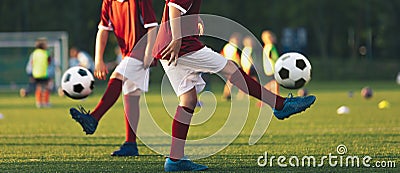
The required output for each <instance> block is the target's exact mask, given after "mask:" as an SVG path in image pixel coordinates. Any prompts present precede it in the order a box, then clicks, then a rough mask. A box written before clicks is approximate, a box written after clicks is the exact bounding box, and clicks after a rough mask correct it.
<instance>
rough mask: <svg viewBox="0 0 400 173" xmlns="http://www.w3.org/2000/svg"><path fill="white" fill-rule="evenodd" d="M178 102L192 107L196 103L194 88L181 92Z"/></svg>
mask: <svg viewBox="0 0 400 173" xmlns="http://www.w3.org/2000/svg"><path fill="white" fill-rule="evenodd" d="M179 100H180V103H179V105H181V106H184V107H187V108H190V109H194V108H195V107H196V104H197V93H196V90H195V89H192V90H190V91H189V92H187V93H185V94H182V95H181V96H180V97H179Z"/></svg>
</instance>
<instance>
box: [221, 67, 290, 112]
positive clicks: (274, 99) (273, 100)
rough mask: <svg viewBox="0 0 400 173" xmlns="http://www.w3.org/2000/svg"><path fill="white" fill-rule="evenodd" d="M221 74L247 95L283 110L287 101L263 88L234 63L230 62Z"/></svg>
mask: <svg viewBox="0 0 400 173" xmlns="http://www.w3.org/2000/svg"><path fill="white" fill-rule="evenodd" d="M219 73H220V74H222V75H223V76H224V77H226V78H227V79H228V80H229V81H230V82H231V83H232V84H233V85H235V86H236V87H238V88H239V89H240V90H241V91H243V92H245V93H246V94H249V95H251V96H253V97H255V98H257V99H259V100H261V101H263V102H264V103H266V104H268V105H269V106H271V107H272V108H275V109H282V107H283V102H284V100H285V99H284V98H283V97H281V96H279V95H275V94H273V93H272V92H271V91H268V90H267V89H265V88H264V87H262V86H261V85H260V83H258V82H257V81H256V80H254V79H253V78H252V77H250V76H249V75H247V74H246V73H245V72H244V71H243V70H242V69H240V68H238V67H237V66H236V65H235V64H234V63H233V62H232V61H228V63H226V65H225V67H224V68H223V69H222V70H221V71H220V72H219ZM261 93H262V94H261Z"/></svg>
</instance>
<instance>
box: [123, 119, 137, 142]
mask: <svg viewBox="0 0 400 173" xmlns="http://www.w3.org/2000/svg"><path fill="white" fill-rule="evenodd" d="M125 135H126V136H125V141H126V142H136V134H135V132H134V131H133V130H132V127H131V125H130V123H129V120H128V117H127V116H126V115H125Z"/></svg>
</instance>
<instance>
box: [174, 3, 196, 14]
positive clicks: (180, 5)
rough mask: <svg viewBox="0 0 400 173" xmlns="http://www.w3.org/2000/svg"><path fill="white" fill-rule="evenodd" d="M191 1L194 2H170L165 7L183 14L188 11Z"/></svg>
mask: <svg viewBox="0 0 400 173" xmlns="http://www.w3.org/2000/svg"><path fill="white" fill-rule="evenodd" d="M193 1H196V0H170V1H169V2H168V4H167V5H168V6H170V7H171V6H172V7H175V8H177V9H179V11H181V14H185V13H186V12H187V11H189V9H190V7H191V6H192V4H193Z"/></svg>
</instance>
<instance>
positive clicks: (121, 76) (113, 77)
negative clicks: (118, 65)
mask: <svg viewBox="0 0 400 173" xmlns="http://www.w3.org/2000/svg"><path fill="white" fill-rule="evenodd" d="M110 79H119V80H122V81H124V76H123V75H122V74H119V73H118V72H113V73H112V74H111V76H110Z"/></svg>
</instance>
